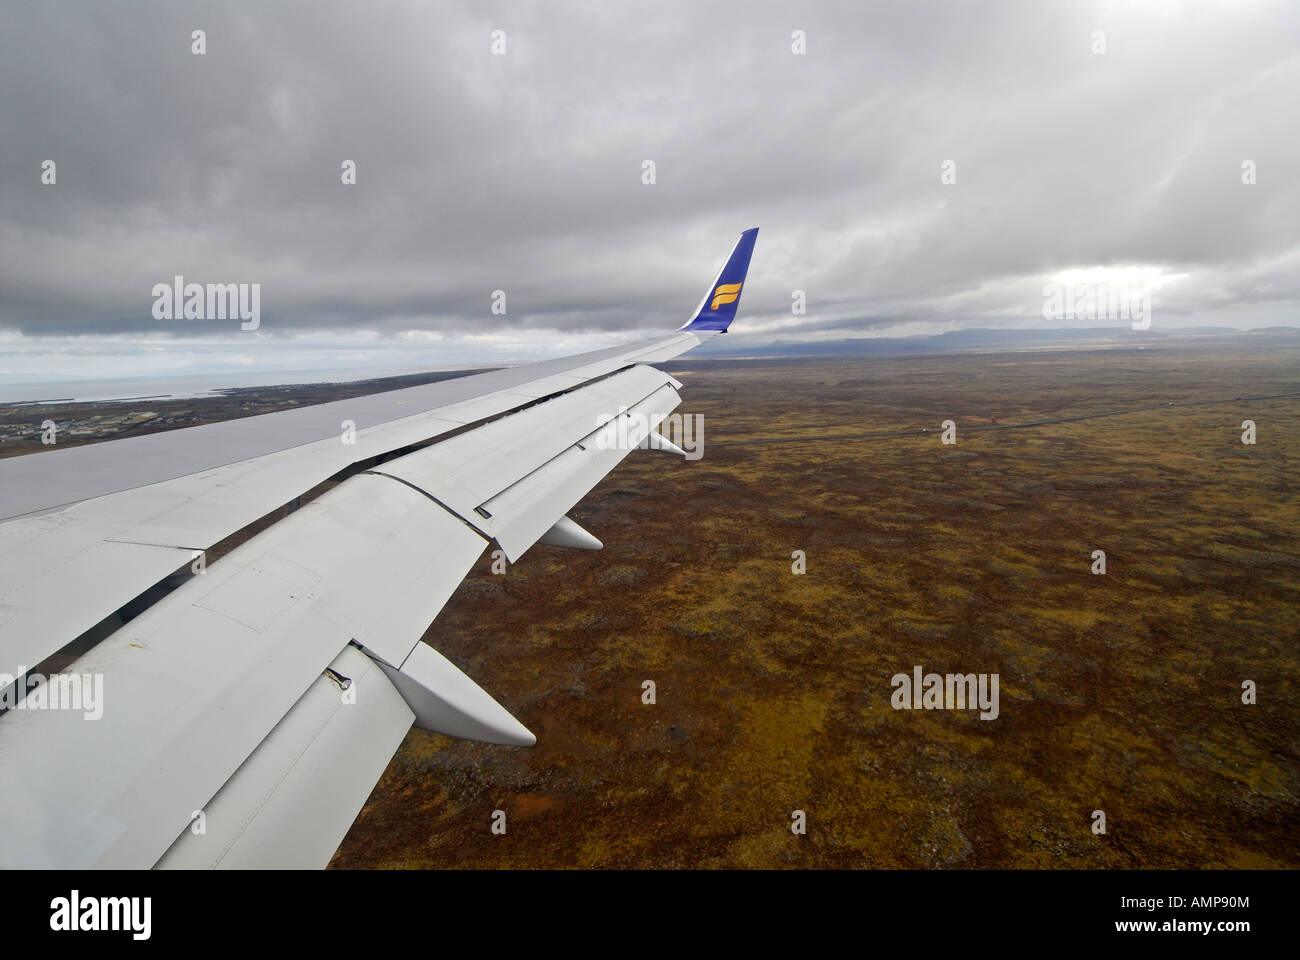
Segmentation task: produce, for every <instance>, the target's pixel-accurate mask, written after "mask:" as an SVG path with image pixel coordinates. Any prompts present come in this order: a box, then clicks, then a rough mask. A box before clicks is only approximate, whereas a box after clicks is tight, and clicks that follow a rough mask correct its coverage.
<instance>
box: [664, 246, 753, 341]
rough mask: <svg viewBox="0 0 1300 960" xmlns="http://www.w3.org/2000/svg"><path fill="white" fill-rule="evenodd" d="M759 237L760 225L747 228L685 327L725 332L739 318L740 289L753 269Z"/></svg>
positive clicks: (686, 328)
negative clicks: (752, 262) (750, 264)
mask: <svg viewBox="0 0 1300 960" xmlns="http://www.w3.org/2000/svg"><path fill="white" fill-rule="evenodd" d="M757 239H758V227H754V228H753V229H751V230H746V231H745V232H744V233H742V234H741V235H740V239H739V240H737V241H736V246H735V247H734V248H733V249H732V251H731V256H729V257H728V258H727V262H726V263H725V264H724V265H723V267H722V269H721V270H720V271H719V272H718V276H717V279H715V280H714V281H713V285H712V286H710V287H709V289H708V290H706V291H705V292H704V299H703V300H701V301H700V306H699V308H698V309H697V310H696V311H695V316H694V317H692V318H691V319H690V320H688V321H687V322H686V323H684V324H682V326H681V328H680V329H682V330H717V331H721V332H725V331H726V329H727V327H729V326H731V321H732V320H735V319H736V310H737V309H739V307H740V290H741V287H743V286H744V284H745V274H746V273H748V272H749V258H750V257H751V256H753V255H754V241H755V240H757Z"/></svg>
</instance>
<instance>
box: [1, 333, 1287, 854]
mask: <svg viewBox="0 0 1300 960" xmlns="http://www.w3.org/2000/svg"><path fill="white" fill-rule="evenodd" d="M1293 342H1294V338H1275V339H1271V340H1264V339H1262V338H1252V337H1235V338H1230V339H1224V340H1221V341H1207V342H1188V341H1184V342H1180V343H1170V344H1168V345H1166V346H1155V345H1152V346H1148V347H1146V348H1145V349H1142V350H1137V349H1133V350H1126V349H1088V350H1079V351H1061V350H1058V351H1039V352H1028V353H1016V354H995V353H986V354H966V355H925V356H914V357H907V356H903V357H898V356H888V357H875V358H864V357H859V358H847V359H833V360H828V359H824V358H823V359H816V360H791V359H773V360H751V361H718V360H694V359H692V358H690V357H687V358H684V360H683V361H682V362H680V363H678V364H676V365H674V366H671V367H670V369H672V370H673V371H674V372H675V373H676V375H677V376H678V377H679V378H680V379H681V380H682V381H683V382H684V383H685V385H686V386H685V389H684V390H683V398H684V401H685V402H684V403H683V405H682V407H681V408H680V412H682V413H685V414H690V415H695V414H699V415H701V416H702V417H703V423H704V435H703V439H704V446H703V454H704V455H703V458H702V459H700V460H696V461H690V462H686V461H682V460H680V459H678V458H674V457H671V456H668V455H663V454H650V453H645V452H636V453H634V454H633V455H631V456H630V457H629V458H628V459H627V460H626V461H625V462H624V464H623V465H622V466H620V467H619V468H618V469H617V470H616V471H615V472H614V473H613V474H612V475H611V476H609V477H608V478H606V480H605V481H604V482H603V483H602V484H601V485H600V486H599V487H598V488H597V489H596V490H595V491H593V493H592V494H591V496H589V497H588V498H587V499H586V500H584V501H583V503H582V504H580V505H579V506H578V507H577V508H576V509H575V511H574V513H573V515H574V517H575V518H576V519H577V520H578V521H579V522H581V523H582V524H583V525H584V526H586V527H587V528H588V529H590V530H591V531H592V532H593V533H595V534H596V535H597V536H599V537H600V538H601V539H602V540H604V542H605V545H606V548H605V550H604V551H602V552H599V553H580V552H572V551H562V550H558V549H555V548H551V547H542V546H539V547H535V548H534V549H533V550H532V551H530V552H529V553H528V554H527V555H526V556H525V557H524V558H523V559H522V560H521V561H520V563H519V564H517V565H516V566H514V567H512V568H510V569H509V570H508V571H507V572H506V573H505V574H504V575H494V574H493V573H492V571H491V569H490V564H491V560H490V557H489V556H487V555H486V554H485V555H484V557H483V558H482V559H481V561H480V563H479V565H478V566H477V568H476V569H475V571H474V572H473V573H472V574H471V576H470V577H469V578H468V579H467V580H466V582H465V583H464V584H463V585H462V587H461V588H460V590H459V591H458V592H457V593H456V595H455V596H454V597H453V599H452V600H451V602H450V603H449V604H448V605H447V607H446V608H445V609H444V610H443V612H442V614H441V615H440V616H439V617H438V619H437V621H436V622H435V623H434V624H433V626H432V627H431V628H430V629H429V631H428V633H427V634H426V635H425V640H426V641H427V642H429V643H430V644H432V645H433V646H435V647H436V648H437V649H438V650H440V651H441V652H442V653H443V654H445V655H446V656H447V657H449V658H450V659H451V660H452V661H454V662H455V663H457V664H458V665H459V666H460V667H461V668H462V669H464V670H465V671H466V672H467V673H468V674H469V675H470V676H471V677H473V678H474V679H475V680H477V681H478V682H479V683H480V684H481V685H482V686H483V687H484V688H485V689H487V690H488V691H489V692H490V693H492V694H493V695H494V696H495V697H496V698H497V699H498V700H500V701H501V703H503V704H504V705H505V706H506V707H507V708H508V709H510V710H511V711H512V712H513V713H514V714H515V715H516V716H518V717H519V718H520V719H521V720H522V721H523V722H524V723H525V724H527V725H528V726H529V727H530V728H531V729H532V730H533V731H534V732H535V733H536V734H537V735H538V741H539V742H538V745H537V746H536V747H535V748H532V749H511V748H505V747H494V746H486V745H481V744H473V743H468V742H464V741H456V740H451V739H448V738H445V737H441V736H436V735H433V734H428V733H424V732H421V731H412V732H411V733H410V734H409V735H408V736H407V738H406V740H405V742H404V743H403V745H402V748H401V750H400V751H399V752H398V754H397V755H396V757H395V758H394V759H393V761H392V763H391V764H390V765H389V767H388V769H387V772H386V773H385V775H384V777H383V778H382V780H381V781H380V782H379V784H378V785H377V787H376V788H375V791H374V793H373V795H372V797H371V799H370V802H369V803H368V804H367V805H366V807H365V808H364V810H363V811H362V813H361V815H360V817H359V818H358V820H357V822H356V824H355V825H354V827H353V828H352V831H351V832H350V833H349V835H348V837H347V838H346V839H345V841H344V843H343V844H342V846H341V847H340V849H339V851H338V853H337V854H336V855H335V857H334V861H333V866H335V867H351V868H366V867H436V868H441V867H791V866H793V867H962V868H965V867H1086V868H1125V867H1225V866H1226V867H1290V868H1294V867H1296V866H1298V865H1300V852H1298V849H1300V848H1298V846H1297V843H1296V837H1297V836H1298V835H1300V799H1298V798H1300V770H1298V767H1297V759H1296V752H1297V744H1300V701H1298V700H1297V690H1296V686H1297V679H1296V678H1297V676H1298V675H1300V669H1298V668H1300V662H1298V661H1300V654H1298V644H1297V640H1298V639H1300V505H1298V504H1297V498H1296V493H1297V490H1296V478H1297V467H1300V429H1298V428H1300V396H1297V394H1300V348H1297V347H1296V346H1293V345H1292V343H1293ZM443 376H445V374H428V375H424V376H422V377H418V378H404V379H401V380H386V381H371V382H367V383H363V384H347V385H336V384H315V385H301V386H293V387H283V388H258V389H253V390H246V391H232V392H230V393H229V394H228V395H227V396H223V397H210V398H202V399H194V400H183V399H177V400H148V401H136V402H127V403H116V404H53V405H51V404H46V405H18V404H14V405H7V406H5V405H0V438H3V439H4V441H5V442H3V443H0V456H4V455H13V454H18V453H27V452H39V451H43V450H48V449H52V448H49V447H42V446H41V444H40V441H39V432H40V423H41V421H42V420H44V419H46V418H50V419H54V420H55V421H56V422H57V423H58V424H59V429H60V432H59V445H60V447H62V446H65V445H67V444H75V443H78V442H90V441H94V440H100V439H108V438H112V437H118V436H128V435H132V434H138V433H148V432H154V431H157V430H163V429H174V428H176V427H182V426H189V425H193V424H196V423H203V422H210V421H213V420H221V419H227V418H229V417H233V416H248V415H251V414H255V413H261V412H267V411H271V410H276V409H284V408H287V407H292V406H297V405H300V404H308V403H318V402H322V401H325V400H333V399H341V398H343V397H346V396H352V395H356V394H358V393H363V392H371V391H374V390H377V389H391V388H394V387H401V386H408V385H410V384H411V383H413V382H420V381H421V380H433V379H440V378H441V377H443ZM1286 394H1290V396H1283V395H1286ZM1246 419H1251V420H1254V421H1255V423H1256V425H1257V442H1256V443H1255V444H1254V445H1245V444H1243V443H1242V442H1241V437H1242V427H1241V424H1242V421H1243V420H1246ZM945 420H952V421H954V422H955V424H956V426H957V442H956V443H955V444H944V443H943V442H942V439H941V429H940V425H941V423H942V422H943V421H945ZM281 513H283V511H281ZM271 519H275V517H272V518H268V521H267V522H269V520H271ZM261 526H264V524H260V525H258V528H259V529H260V527H261ZM251 532H253V531H252V530H246V531H242V532H241V533H240V534H239V535H237V536H235V537H232V538H231V539H230V541H229V542H226V543H224V544H223V545H221V546H219V547H218V548H216V549H215V550H214V551H212V557H213V558H214V559H215V558H216V557H218V556H220V554H221V553H223V552H225V550H226V549H229V547H230V546H231V545H233V544H234V543H236V542H239V541H242V539H245V538H246V537H247V536H248V535H249V534H250V533H251ZM796 550H800V551H804V553H805V554H806V557H807V572H806V573H805V574H803V575H795V574H794V573H792V570H791V565H792V559H791V554H792V553H793V552H794V551H796ZM1095 550H1104V551H1105V553H1106V557H1107V570H1106V573H1105V574H1104V575H1094V574H1093V573H1092V572H1091V570H1092V566H1093V558H1092V553H1093V551H1095ZM70 657H71V654H69V656H68V659H70ZM918 665H919V666H920V667H922V668H923V670H924V671H925V672H927V673H928V672H936V673H940V674H947V673H963V674H965V673H990V674H992V673H996V674H998V675H999V677H1000V715H999V716H998V718H997V719H996V720H980V719H979V718H978V716H977V714H976V712H974V711H965V710H958V711H948V710H933V711H926V710H894V709H892V707H891V705H890V697H891V694H892V693H893V689H892V687H891V685H890V679H891V677H892V676H893V675H894V674H897V673H909V674H910V673H911V671H912V669H913V667H914V666H918ZM647 680H652V681H653V682H654V683H655V685H656V703H654V704H653V705H647V704H644V703H643V702H642V689H643V688H642V684H643V683H644V682H645V681H647ZM1247 680H1250V681H1253V682H1254V683H1255V684H1256V685H1257V688H1258V702H1257V703H1256V704H1254V705H1245V704H1243V703H1242V701H1241V693H1242V683H1243V681H1247ZM796 809H797V810H803V811H804V812H805V814H806V816H807V834H806V835H804V836H795V835H793V834H792V833H791V831H790V828H789V825H790V823H791V820H790V816H791V812H792V811H794V810H796ZM494 810H502V811H504V812H505V814H506V818H507V819H506V822H507V832H506V834H505V835H494V834H493V833H492V832H491V823H492V813H493V811H494ZM1094 810H1103V811H1104V812H1105V815H1106V828H1107V832H1106V834H1105V835H1104V836H1099V835H1094V834H1093V832H1092V829H1091V827H1092V823H1093V820H1092V814H1093V811H1094Z"/></svg>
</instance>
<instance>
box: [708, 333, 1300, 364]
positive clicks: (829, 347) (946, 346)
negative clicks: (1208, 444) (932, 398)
mask: <svg viewBox="0 0 1300 960" xmlns="http://www.w3.org/2000/svg"><path fill="white" fill-rule="evenodd" d="M1261 335H1266V336H1278V337H1290V338H1295V339H1296V340H1297V342H1300V327H1260V328H1257V329H1254V330H1238V329H1236V328H1235V327H1190V328H1184V329H1179V330H1172V329H1171V330H1160V329H1155V328H1153V329H1151V330H1145V331H1141V332H1138V331H1134V330H1132V329H1130V328H1128V327H1073V328H1065V329H1055V330H1015V329H987V328H972V329H969V330H953V331H950V332H948V333H938V334H934V335H933V336H915V337H850V338H845V339H842V340H818V341H808V342H796V341H790V340H781V339H778V340H772V341H770V342H766V343H764V342H761V341H758V342H749V341H747V340H742V341H741V342H739V343H738V342H736V341H737V340H739V339H740V338H738V337H734V336H731V337H718V338H717V339H715V340H713V341H710V342H709V343H706V344H704V345H703V346H700V347H698V348H696V351H695V355H696V356H702V355H709V356H717V357H791V356H816V357H820V356H836V355H857V354H890V353H951V352H959V351H967V350H970V351H977V350H1007V349H1024V348H1029V349H1033V348H1036V347H1042V348H1047V347H1068V346H1075V345H1077V346H1080V347H1090V346H1103V345H1114V346H1133V347H1144V346H1147V345H1151V344H1160V343H1166V342H1168V341H1170V340H1188V339H1195V338H1203V337H1239V338H1246V337H1252V338H1257V337H1259V336H1261Z"/></svg>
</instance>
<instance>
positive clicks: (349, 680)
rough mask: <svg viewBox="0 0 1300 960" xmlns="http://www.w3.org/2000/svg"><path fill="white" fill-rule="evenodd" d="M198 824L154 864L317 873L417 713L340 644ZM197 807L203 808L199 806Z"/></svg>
mask: <svg viewBox="0 0 1300 960" xmlns="http://www.w3.org/2000/svg"><path fill="white" fill-rule="evenodd" d="M330 670H332V671H333V673H334V676H330V675H328V674H322V675H321V676H319V677H317V678H316V680H315V681H314V682H313V683H312V685H311V686H310V687H309V688H308V689H307V692H306V693H304V694H303V695H302V696H301V697H300V698H299V699H298V702H297V703H295V704H294V705H293V707H292V708H291V709H290V710H289V712H288V713H287V714H286V715H285V717H284V719H282V720H281V721H280V722H279V723H278V724H277V725H276V727H275V729H274V730H272V731H271V733H270V734H269V735H268V736H267V738H266V739H265V740H263V741H262V743H261V744H259V745H258V747H257V749H256V750H254V751H253V753H252V755H251V756H249V758H248V759H247V760H245V761H244V763H243V764H242V765H241V766H240V767H239V769H238V770H237V771H235V774H234V775H233V776H232V777H231V778H230V779H229V780H227V781H226V783H225V784H224V785H223V786H222V787H221V789H220V790H218V791H217V794H216V796H214V797H213V798H212V799H211V800H210V801H209V802H208V803H206V804H205V805H204V806H203V809H202V811H201V813H202V819H201V820H196V821H195V822H193V823H192V824H191V825H190V826H188V827H186V828H185V830H183V831H182V832H181V835H180V836H179V837H178V838H177V839H176V841H175V842H174V843H173V844H172V845H171V847H170V849H168V850H167V852H166V853H165V854H164V855H163V857H162V858H161V859H160V860H159V861H158V863H157V867H158V868H160V869H184V868H203V867H206V868H224V869H240V870H249V869H275V870H285V869H288V870H304V869H319V868H321V867H324V866H325V865H326V864H328V863H329V860H330V857H331V856H333V855H334V851H335V850H336V849H337V848H338V845H339V843H340V842H341V841H342V839H343V837H344V836H345V835H346V834H347V831H348V828H349V827H350V826H351V825H352V821H353V820H355V819H356V816H357V814H358V813H359V812H360V810H361V808H362V807H363V806H364V805H365V802H366V798H367V797H369V796H370V791H371V790H372V789H373V788H374V785H375V783H377V782H378V780H379V778H380V776H382V775H383V772H384V768H385V767H386V766H387V765H388V760H389V758H390V757H391V756H392V755H393V754H394V753H395V752H396V751H397V748H398V747H399V746H400V745H401V743H402V738H403V737H404V736H405V735H406V731H407V730H409V729H410V727H411V721H412V720H414V719H415V715H414V714H413V713H412V712H411V710H410V708H409V707H407V705H406V703H405V701H404V700H403V699H402V697H401V696H399V695H398V693H397V691H396V690H395V689H394V688H393V685H392V684H391V683H389V682H388V680H387V678H386V677H385V676H384V674H383V673H382V672H381V670H380V668H379V667H378V666H377V665H376V664H375V663H374V662H373V661H371V659H370V658H369V657H367V656H366V655H365V654H363V653H362V652H361V651H359V650H357V649H356V648H355V647H351V646H349V647H345V648H344V649H343V652H342V653H340V654H339V655H338V656H337V657H335V658H334V660H333V662H332V663H331V664H330ZM195 812H199V811H195Z"/></svg>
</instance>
